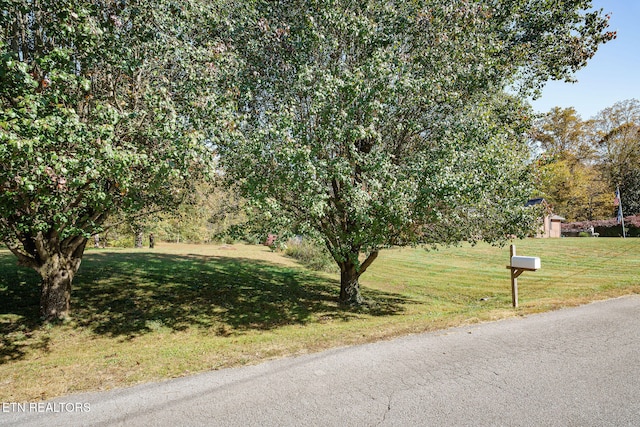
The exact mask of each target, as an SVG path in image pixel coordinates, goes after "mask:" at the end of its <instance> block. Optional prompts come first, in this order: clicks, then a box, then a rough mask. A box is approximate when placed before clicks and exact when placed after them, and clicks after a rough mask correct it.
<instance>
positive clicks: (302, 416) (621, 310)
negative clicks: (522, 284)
mask: <svg viewBox="0 0 640 427" xmlns="http://www.w3.org/2000/svg"><path fill="white" fill-rule="evenodd" d="M9 403H10V402H9ZM30 406H31V407H30ZM56 410H57V411H58V412H57V413H56V412H51V411H56ZM87 410H88V412H87ZM0 425H2V426H5V425H17V426H47V427H51V426H115V425H118V426H120V425H122V426H147V425H148V426H205V425H206V426H242V427H245V426H378V425H380V426H439V425H442V426H532V425H541V426H542V425H544V426H556V425H557V426H608V425H610V426H625V425H628V426H640V296H639V295H636V296H630V297H624V298H618V299H614V300H609V301H604V302H597V303H593V304H589V305H586V306H583V307H579V308H574V309H566V310H560V311H556V312H552V313H545V314H541V315H534V316H530V317H526V318H517V319H510V320H505V321H500V322H495V323H486V324H481V325H474V326H471V327H465V328H456V329H450V330H446V331H440V332H437V333H429V334H422V335H413V336H408V337H404V338H400V339H395V340H392V341H385V342H379V343H375V344H370V345H363V346H357V347H348V348H340V349H336V350H331V351H326V352H323V353H318V354H313V355H307V356H302V357H296V358H288V359H282V360H277V361H273V362H268V363H264V364H261V365H257V366H251V367H246V368H239V369H226V370H220V371H214V372H209V373H205V374H201V375H195V376H192V377H187V378H180V379H175V380H170V381H166V382H161V383H151V384H145V385H141V386H136V387H132V388H127V389H119V390H112V391H109V392H104V393H90V394H78V395H72V396H67V397H64V398H61V399H57V400H54V401H49V402H43V403H41V404H40V406H39V407H38V406H36V404H35V403H34V404H31V405H30V404H29V403H27V404H25V407H24V408H19V407H17V405H16V404H11V403H10V405H9V406H7V402H5V403H4V404H3V407H0Z"/></svg>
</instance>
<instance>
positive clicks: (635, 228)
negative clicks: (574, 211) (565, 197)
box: [562, 215, 640, 237]
mask: <svg viewBox="0 0 640 427" xmlns="http://www.w3.org/2000/svg"><path fill="white" fill-rule="evenodd" d="M624 226H625V229H626V232H627V236H628V237H640V215H633V216H627V217H625V218H624ZM591 227H593V230H594V232H596V233H598V234H599V235H600V237H621V236H622V225H621V224H618V221H616V220H615V219H608V220H598V221H580V222H570V223H566V224H562V235H563V236H565V237H578V236H580V235H581V233H585V232H586V233H589V231H590V230H591ZM583 235H584V234H583Z"/></svg>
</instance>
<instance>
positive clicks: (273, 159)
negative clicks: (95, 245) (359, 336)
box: [0, 0, 617, 319]
mask: <svg viewBox="0 0 640 427" xmlns="http://www.w3.org/2000/svg"><path fill="white" fill-rule="evenodd" d="M615 36H616V35H615V33H613V32H611V31H608V16H607V15H605V13H604V12H603V11H602V10H592V9H591V1H589V0H580V1H573V2H547V1H541V0H507V1H502V2H495V1H489V0H481V1H477V0H474V1H466V0H465V1H459V2H450V1H446V0H416V1H412V2H407V1H400V0H397V1H396V0H391V1H389V0H385V1H379V0H367V1H355V0H323V1H321V0H314V1H302V0H293V1H284V0H283V1H262V0H251V1H246V2H234V1H225V0H217V1H215V0H214V1H204V0H178V1H173V0H172V1H168V0H154V1H141V0H127V1H121V0H91V1H76V2H60V1H56V0H41V1H38V2H33V1H29V0H15V1H12V2H3V3H2V6H1V10H0V84H1V86H0V159H1V162H2V163H1V169H0V187H1V188H2V193H1V194H0V238H1V239H2V241H3V242H4V243H5V244H6V246H7V247H8V248H9V249H10V250H11V252H13V254H15V256H16V257H17V259H18V261H19V263H20V264H22V265H24V266H27V267H31V268H33V269H35V270H36V271H37V272H38V273H39V274H40V275H41V277H42V288H41V290H42V292H41V302H40V305H41V312H42V315H43V317H44V318H45V319H55V318H62V317H66V316H68V315H69V310H70V306H69V301H70V293H71V284H72V280H73V277H74V275H75V274H76V272H77V271H78V268H79V266H80V262H81V259H82V255H83V252H84V249H85V247H86V244H87V241H88V239H89V238H90V237H91V236H93V235H95V234H97V233H101V232H104V231H105V230H108V229H109V228H111V227H113V226H115V225H116V224H117V223H118V222H121V221H129V222H132V221H136V220H138V219H139V218H141V217H144V216H145V215H157V214H159V213H160V212H167V211H171V210H174V209H176V207H178V206H180V205H181V204H183V202H185V201H189V200H190V198H191V197H193V195H194V194H196V193H197V191H198V189H197V185H198V183H201V182H203V180H205V179H209V180H212V181H214V182H215V183H216V185H219V186H222V187H223V188H232V189H233V191H237V194H239V195H240V196H242V197H243V198H244V199H245V200H246V202H247V206H248V208H253V212H254V216H253V220H254V223H255V224H258V225H261V226H263V227H270V228H276V227H278V228H282V229H289V230H295V231H296V232H299V233H304V234H306V235H309V236H313V237H315V238H316V239H318V241H320V242H322V244H324V245H325V247H326V248H327V250H328V251H329V253H330V254H331V256H332V258H333V259H334V261H335V262H336V264H337V265H338V266H339V268H340V272H341V285H340V297H339V300H340V302H341V303H343V304H360V303H361V302H362V297H361V296H360V288H359V278H360V276H361V275H362V274H363V273H364V272H365V271H366V270H367V268H368V267H369V266H370V265H371V263H372V262H374V260H375V259H376V257H377V256H378V252H379V250H380V249H382V248H385V247H389V246H405V245H420V244H433V243H451V242H458V241H462V240H468V241H477V240H486V241H490V242H496V241H500V240H504V239H506V238H508V237H509V236H514V235H515V236H524V235H526V234H527V232H528V230H529V229H530V228H531V227H533V223H534V219H535V215H533V214H532V212H530V211H528V210H526V209H524V208H523V206H524V202H525V201H526V199H527V198H528V197H530V195H531V194H532V192H533V182H532V180H531V177H532V175H533V174H532V168H531V162H530V150H529V149H528V146H527V142H528V140H529V137H528V131H529V129H530V127H531V122H532V119H533V114H532V111H531V107H530V106H529V105H528V104H527V102H526V99H527V98H528V97H529V96H531V95H535V94H536V93H538V91H539V90H540V88H541V87H542V86H543V85H544V83H545V82H546V81H548V80H550V79H560V80H571V79H572V76H573V74H574V73H575V71H577V70H578V69H580V68H582V67H584V66H585V65H586V63H587V61H588V60H589V59H590V58H591V57H592V56H593V55H594V54H595V52H596V50H597V49H598V47H599V46H600V45H601V44H602V43H605V42H608V41H610V40H612V39H613V38H615ZM611 138H613V136H611ZM616 173H617V172H616ZM183 206H184V204H183Z"/></svg>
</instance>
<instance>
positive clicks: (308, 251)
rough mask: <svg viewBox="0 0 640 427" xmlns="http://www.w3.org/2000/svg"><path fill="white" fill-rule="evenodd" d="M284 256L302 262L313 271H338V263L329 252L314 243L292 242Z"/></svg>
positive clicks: (289, 243)
mask: <svg viewBox="0 0 640 427" xmlns="http://www.w3.org/2000/svg"><path fill="white" fill-rule="evenodd" d="M284 254H285V255H287V256H289V257H291V258H294V259H296V260H298V261H300V262H301V263H302V264H304V265H305V266H306V267H309V268H310V269H312V270H316V271H328V272H335V270H336V269H337V266H336V262H335V261H334V260H333V258H332V257H331V254H329V251H328V250H327V249H326V248H325V247H323V246H320V245H319V244H316V243H313V242H308V241H302V242H298V241H295V240H290V241H289V242H288V243H287V247H286V249H285V250H284Z"/></svg>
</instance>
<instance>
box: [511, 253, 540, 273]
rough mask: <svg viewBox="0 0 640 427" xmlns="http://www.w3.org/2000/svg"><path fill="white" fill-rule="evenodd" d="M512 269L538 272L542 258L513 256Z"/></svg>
mask: <svg viewBox="0 0 640 427" xmlns="http://www.w3.org/2000/svg"><path fill="white" fill-rule="evenodd" d="M511 267H512V268H523V269H526V270H538V269H539V268H540V258H538V257H533V256H512V257H511Z"/></svg>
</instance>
